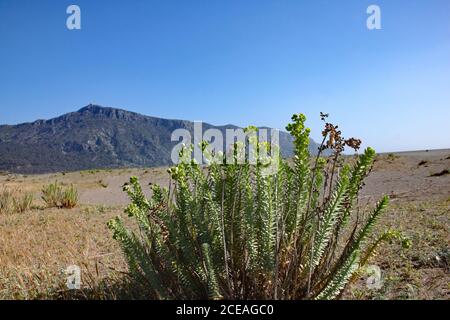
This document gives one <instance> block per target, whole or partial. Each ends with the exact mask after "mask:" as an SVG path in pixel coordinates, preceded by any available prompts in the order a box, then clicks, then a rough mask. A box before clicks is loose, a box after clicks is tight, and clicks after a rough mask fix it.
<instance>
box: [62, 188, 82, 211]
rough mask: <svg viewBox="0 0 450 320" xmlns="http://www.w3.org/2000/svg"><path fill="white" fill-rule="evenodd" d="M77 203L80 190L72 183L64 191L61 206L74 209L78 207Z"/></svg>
mask: <svg viewBox="0 0 450 320" xmlns="http://www.w3.org/2000/svg"><path fill="white" fill-rule="evenodd" d="M77 203H78V191H77V189H76V188H75V187H74V186H73V185H71V186H70V187H68V188H67V189H66V190H64V191H63V193H62V198H61V206H62V207H63V208H68V209H72V208H74V207H76V205H77Z"/></svg>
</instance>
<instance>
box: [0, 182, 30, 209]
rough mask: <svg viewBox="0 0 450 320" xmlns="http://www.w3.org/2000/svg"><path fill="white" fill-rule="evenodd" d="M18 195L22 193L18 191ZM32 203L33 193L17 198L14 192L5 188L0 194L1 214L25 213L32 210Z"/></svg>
mask: <svg viewBox="0 0 450 320" xmlns="http://www.w3.org/2000/svg"><path fill="white" fill-rule="evenodd" d="M16 193H21V192H20V191H17V190H16ZM32 202H33V194H32V193H25V194H23V195H22V196H20V197H15V196H14V192H13V191H12V190H10V189H7V188H4V189H3V190H2V191H1V192H0V213H23V212H25V211H27V210H29V209H30V208H31V204H32Z"/></svg>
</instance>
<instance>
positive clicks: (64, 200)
mask: <svg viewBox="0 0 450 320" xmlns="http://www.w3.org/2000/svg"><path fill="white" fill-rule="evenodd" d="M42 200H44V202H45V203H46V204H47V207H49V208H52V207H56V208H69V209H71V208H74V207H75V206H76V205H77V203H78V191H77V189H76V188H75V187H74V186H73V185H70V186H69V187H67V188H66V189H63V187H62V185H61V184H60V183H58V182H55V183H50V184H49V185H47V186H44V188H43V189H42Z"/></svg>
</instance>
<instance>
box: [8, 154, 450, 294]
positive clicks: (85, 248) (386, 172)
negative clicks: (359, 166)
mask: <svg viewBox="0 0 450 320" xmlns="http://www.w3.org/2000/svg"><path fill="white" fill-rule="evenodd" d="M445 170H450V149H447V150H434V151H416V152H404V153H395V154H381V155H379V156H378V158H377V161H376V162H375V166H374V168H373V171H372V173H371V174H370V176H369V177H368V178H367V179H366V184H365V186H364V188H363V190H362V193H361V201H360V203H361V204H362V205H364V204H365V203H373V202H374V201H376V200H378V199H379V198H380V197H381V196H382V195H383V194H388V195H390V197H391V205H390V206H389V209H388V212H387V213H386V215H385V216H384V217H383V218H382V221H380V226H379V229H380V230H383V229H386V228H396V229H399V230H401V231H402V232H404V233H405V235H407V236H408V237H410V238H411V240H412V242H413V247H412V249H410V250H408V251H404V250H402V249H401V248H400V247H399V246H398V245H395V244H394V245H392V246H389V247H387V248H386V249H385V250H382V251H381V252H380V254H379V255H378V256H377V257H376V259H375V261H374V263H375V264H376V265H379V266H380V267H381V268H382V270H383V279H384V286H383V289H381V290H377V291H371V290H367V289H366V287H365V280H366V279H365V278H364V277H362V278H361V279H359V280H358V281H357V283H356V284H355V285H353V286H352V287H351V288H350V289H349V290H347V291H346V293H345V295H344V298H350V299H354V298H357V299H408V298H411V299H450V267H449V265H450V232H449V230H450V229H449V227H450V174H445ZM166 171H167V168H142V169H118V170H88V171H81V172H72V173H56V174H45V175H29V176H25V175H15V174H0V188H1V187H7V188H10V189H13V190H16V191H17V192H32V193H33V194H34V196H35V201H34V203H33V204H34V206H35V209H33V210H31V211H30V212H25V213H22V214H12V215H1V214H0V299H1V298H7V299H11V298H47V297H48V292H49V290H53V288H54V285H55V283H58V282H60V280H61V279H64V278H62V277H61V270H63V269H64V268H66V267H67V265H69V264H71V263H73V264H77V265H81V266H83V272H84V274H87V275H88V277H86V278H85V283H87V284H88V285H89V286H92V287H94V286H95V285H97V284H98V282H99V281H101V280H102V279H105V278H107V277H109V274H110V272H111V270H114V271H119V272H120V271H124V270H125V268H126V265H125V263H124V261H123V258H122V255H121V252H120V249H119V248H118V246H117V244H116V243H115V242H114V241H110V237H111V235H110V233H109V230H107V228H106V222H107V221H108V220H109V219H111V218H112V217H114V216H116V215H121V214H123V208H124V206H125V205H126V204H127V203H128V198H127V195H126V194H125V193H124V192H123V191H122V185H123V184H124V183H125V182H127V181H128V180H129V177H130V176H138V177H139V179H140V181H141V183H142V185H143V186H146V185H148V184H149V183H157V184H161V185H167V184H168V174H167V172H166ZM447 172H448V171H447ZM54 181H59V182H61V183H63V184H66V185H69V184H74V185H75V186H76V187H77V189H78V191H79V195H80V205H79V206H77V208H75V209H72V210H60V209H44V208H43V202H42V200H41V189H42V186H43V185H45V184H48V183H50V182H54ZM144 189H145V190H147V191H146V192H147V193H148V189H149V188H145V187H144Z"/></svg>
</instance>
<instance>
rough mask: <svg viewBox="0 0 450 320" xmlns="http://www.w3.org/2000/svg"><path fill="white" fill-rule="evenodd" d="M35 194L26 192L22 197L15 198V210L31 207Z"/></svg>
mask: <svg viewBox="0 0 450 320" xmlns="http://www.w3.org/2000/svg"><path fill="white" fill-rule="evenodd" d="M33 198H34V196H33V194H32V193H29V192H27V193H25V194H23V195H22V196H21V197H20V198H13V203H14V210H15V212H19V213H22V212H25V211H27V210H29V209H30V208H31V204H32V203H33Z"/></svg>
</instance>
